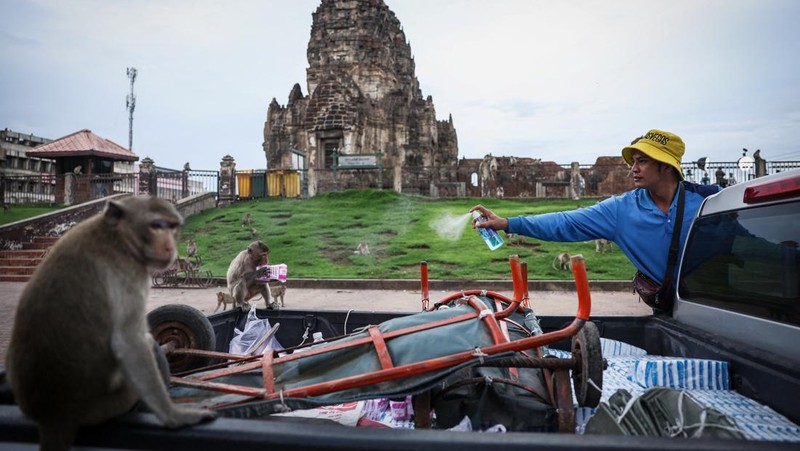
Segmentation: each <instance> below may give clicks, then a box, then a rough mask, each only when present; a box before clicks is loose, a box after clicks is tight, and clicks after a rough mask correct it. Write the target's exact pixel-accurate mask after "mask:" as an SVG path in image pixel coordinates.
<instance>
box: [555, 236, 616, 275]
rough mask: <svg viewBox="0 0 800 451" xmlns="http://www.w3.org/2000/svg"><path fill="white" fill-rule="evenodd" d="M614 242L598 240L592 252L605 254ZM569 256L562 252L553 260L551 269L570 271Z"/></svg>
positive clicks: (603, 239)
mask: <svg viewBox="0 0 800 451" xmlns="http://www.w3.org/2000/svg"><path fill="white" fill-rule="evenodd" d="M613 244H614V242H613V241H611V240H607V239H605V238H598V239H596V240H594V250H595V252H605V251H606V250H608V249H611V247H612V246H613ZM570 257H571V256H570V255H569V253H567V252H562V253H560V254H558V255H556V256H555V258H553V269H555V270H557V271H558V270H561V271H564V270H571V269H572V263H571V260H570Z"/></svg>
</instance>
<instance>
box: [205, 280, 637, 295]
mask: <svg viewBox="0 0 800 451" xmlns="http://www.w3.org/2000/svg"><path fill="white" fill-rule="evenodd" d="M212 283H213V284H214V285H216V286H222V287H224V286H225V285H226V281H225V279H224V278H220V277H216V278H214V281H213V282H212ZM286 286H287V287H288V288H300V289H325V290H395V291H418V290H420V281H419V280H415V279H289V280H288V281H287V282H286ZM589 287H590V288H591V289H592V291H632V288H631V287H632V285H631V281H630V280H590V281H589ZM470 289H481V290H489V291H497V292H504V291H513V290H514V284H513V282H512V281H511V280H474V281H473V280H440V279H433V280H428V290H431V291H459V290H470ZM528 290H529V291H570V292H571V291H575V281H573V280H531V281H528Z"/></svg>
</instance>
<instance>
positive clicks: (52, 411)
mask: <svg viewBox="0 0 800 451" xmlns="http://www.w3.org/2000/svg"><path fill="white" fill-rule="evenodd" d="M248 219H249V218H248ZM182 225H183V218H182V217H181V215H180V213H178V211H177V210H176V209H175V207H174V206H173V205H172V204H171V203H170V202H168V201H165V200H162V199H158V198H156V197H149V196H132V197H127V198H124V199H121V200H110V201H109V202H108V203H107V205H106V207H105V209H104V210H103V212H102V213H101V214H98V215H96V216H94V217H92V218H90V219H88V220H85V221H83V222H81V223H80V224H78V225H76V226H75V227H73V228H71V229H70V230H69V232H67V233H66V234H64V236H63V237H61V238H60V239H59V240H58V241H57V242H56V244H55V245H54V246H53V247H52V248H51V249H50V251H49V252H48V253H47V256H46V257H45V258H44V260H43V261H42V262H41V263H40V264H39V266H38V267H37V269H36V271H35V272H34V274H33V275H32V277H31V279H30V281H29V282H28V283H27V285H26V286H25V288H24V290H23V292H22V295H21V296H20V300H19V303H18V306H17V311H16V316H15V319H14V326H13V330H12V332H11V340H10V343H9V348H8V352H7V355H6V365H5V367H6V379H7V381H8V384H9V386H10V387H11V390H12V393H13V394H14V398H15V401H16V403H17V405H18V406H19V408H20V409H21V410H22V411H23V412H24V413H25V414H26V415H27V416H28V417H30V418H31V419H33V420H34V421H36V423H37V425H38V428H39V443H40V448H41V449H43V450H66V449H69V448H70V446H71V444H72V442H73V441H74V439H75V435H76V433H77V431H78V429H79V428H80V427H82V426H86V425H93V424H98V423H102V422H105V421H107V420H109V419H111V418H114V417H117V416H120V415H122V414H124V413H127V412H130V411H131V410H133V409H134V408H135V407H136V405H137V403H139V402H142V403H144V404H145V405H146V406H147V407H148V408H149V409H150V410H151V411H152V412H153V413H154V414H155V415H156V417H157V418H158V419H159V420H160V421H161V423H163V424H164V425H165V426H167V427H170V428H177V427H181V426H185V425H190V424H195V423H199V422H202V421H208V420H211V419H213V418H215V417H216V413H215V412H214V411H212V410H208V409H202V408H190V407H184V406H179V405H176V404H174V403H173V402H172V399H171V398H170V395H169V393H168V391H167V387H166V384H165V378H164V375H163V374H162V373H161V370H160V369H159V365H158V363H157V360H158V353H159V345H158V343H157V342H156V341H155V340H154V339H153V337H152V335H150V332H149V327H148V323H147V315H146V302H147V298H148V294H149V289H150V277H151V274H152V273H153V272H154V271H161V270H164V269H166V268H168V267H170V266H171V265H173V264H174V262H175V261H176V259H177V257H178V250H177V244H178V235H179V232H180V228H181V226H182ZM189 246H190V247H188V248H187V254H189V253H191V254H193V255H196V253H197V248H196V244H195V243H194V242H193V241H192V242H190V243H189ZM599 246H600V244H599V243H598V248H597V250H598V252H599V251H600V247H599ZM191 247H193V249H191ZM564 255H566V257H567V258H566V263H565V262H564V260H562V256H564ZM268 262H269V247H268V246H267V245H266V244H264V243H263V242H261V241H253V242H252V243H250V244H249V245H248V246H247V249H245V250H243V251H241V252H240V253H239V254H238V255H237V256H236V257H235V258H234V259H233V261H232V262H231V264H230V265H229V267H228V271H227V277H226V278H227V284H228V291H229V293H228V296H230V299H231V303H232V304H233V305H234V306H245V305H247V304H246V303H247V301H248V300H249V299H252V298H253V297H255V296H257V295H259V294H260V295H261V296H263V298H264V300H265V302H266V303H267V306H273V304H271V303H270V300H271V299H273V296H274V297H278V296H280V298H281V304H283V293H281V294H280V295H278V294H277V292H276V291H275V289H274V288H273V289H272V294H271V293H270V288H269V286H268V285H267V284H264V283H259V282H258V281H257V280H256V279H257V277H258V274H257V271H256V268H257V267H258V266H261V265H265V264H267V263H268ZM557 263H558V264H559V266H561V267H562V269H563V265H564V264H567V265H568V264H569V254H566V253H564V254H562V255H561V256H559V257H557V258H556V260H554V261H553V267H555V266H556V264H557ZM66 274H68V275H66ZM76 282H80V283H76ZM223 294H224V293H223ZM273 303H274V304H275V305H274V307H277V303H276V302H275V301H273ZM54 305H58V308H54ZM218 307H219V305H218Z"/></svg>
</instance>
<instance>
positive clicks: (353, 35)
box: [263, 0, 458, 196]
mask: <svg viewBox="0 0 800 451" xmlns="http://www.w3.org/2000/svg"><path fill="white" fill-rule="evenodd" d="M312 17H313V21H312V25H311V37H310V39H309V42H308V69H307V71H306V72H307V76H306V89H307V92H308V95H304V94H303V92H302V88H301V86H300V84H295V85H294V87H293V88H292V89H291V91H290V93H289V99H288V102H287V104H286V105H280V104H278V102H277V101H276V100H275V99H274V98H273V99H272V102H271V103H270V105H269V109H268V112H267V120H266V123H265V124H264V144H263V146H264V153H265V154H266V159H267V168H268V169H270V170H274V169H292V168H294V169H300V170H303V169H306V170H307V172H306V177H307V183H308V194H309V195H311V196H313V195H315V194H317V193H322V192H326V191H331V190H333V189H338V188H348V187H353V188H358V187H381V188H384V187H386V188H393V189H394V190H396V191H398V192H409V193H416V194H429V190H430V186H431V184H432V183H438V182H445V183H446V182H455V181H456V168H457V164H458V140H457V137H456V131H455V128H454V126H453V121H452V117H450V118H448V120H444V121H439V120H437V119H436V111H435V109H434V106H433V99H432V97H431V96H428V97H427V98H423V96H422V92H421V91H420V87H419V81H418V80H417V77H416V75H415V67H414V58H413V57H412V54H411V46H410V45H409V44H408V42H407V41H406V37H405V34H404V33H403V30H402V28H401V25H400V22H399V20H398V19H397V17H396V16H395V15H394V13H393V12H392V11H391V10H389V8H388V6H386V4H385V3H384V2H383V0H322V2H321V4H320V5H319V7H318V8H317V10H316V12H314V13H313V15H312Z"/></svg>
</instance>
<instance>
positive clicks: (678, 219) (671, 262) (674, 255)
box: [661, 182, 684, 289]
mask: <svg viewBox="0 0 800 451" xmlns="http://www.w3.org/2000/svg"><path fill="white" fill-rule="evenodd" d="M683 198H684V192H683V182H678V208H677V212H676V214H675V228H674V229H672V244H670V246H669V256H668V257H667V273H666V274H664V281H663V282H662V283H661V286H662V287H663V288H664V289H669V286H670V285H671V284H672V273H673V271H674V270H675V263H676V262H677V261H678V243H679V242H680V239H681V225H682V224H683Z"/></svg>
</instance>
